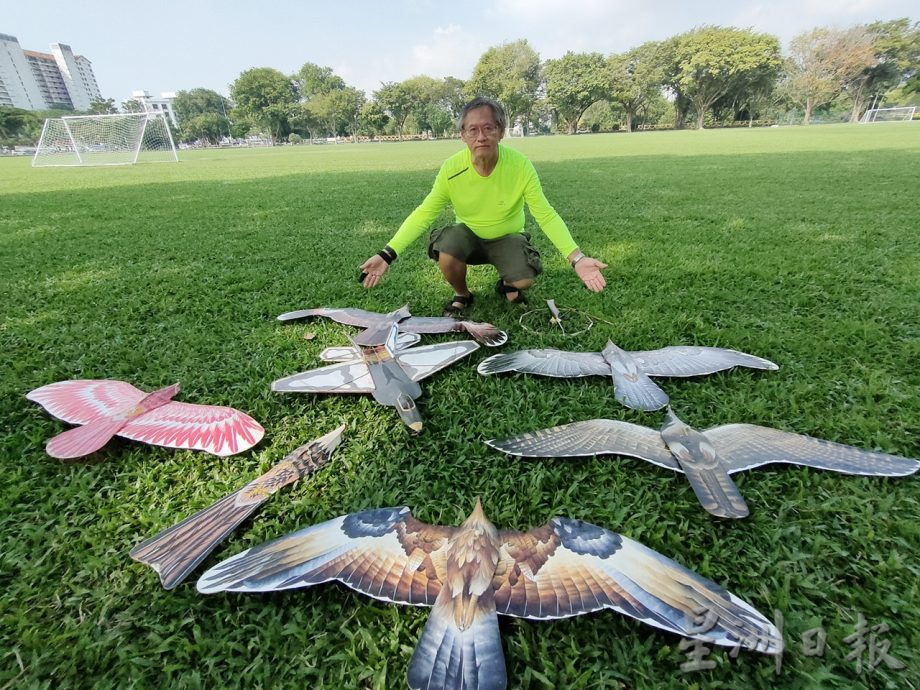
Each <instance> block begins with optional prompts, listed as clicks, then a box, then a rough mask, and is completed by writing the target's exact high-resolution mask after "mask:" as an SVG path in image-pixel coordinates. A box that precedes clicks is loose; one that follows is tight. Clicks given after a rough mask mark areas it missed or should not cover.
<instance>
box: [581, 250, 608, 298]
mask: <svg viewBox="0 0 920 690" xmlns="http://www.w3.org/2000/svg"><path fill="white" fill-rule="evenodd" d="M602 268H607V264H605V263H604V262H602V261H598V260H597V259H592V258H591V257H590V256H586V257H585V258H584V259H579V260H578V263H576V264H575V273H577V274H578V277H579V278H581V282H583V283H584V284H585V287H586V288H588V289H589V290H590V291H591V292H600V291H601V290H603V289H604V286H605V285H607V281H606V280H604V276H603V275H601V269H602Z"/></svg>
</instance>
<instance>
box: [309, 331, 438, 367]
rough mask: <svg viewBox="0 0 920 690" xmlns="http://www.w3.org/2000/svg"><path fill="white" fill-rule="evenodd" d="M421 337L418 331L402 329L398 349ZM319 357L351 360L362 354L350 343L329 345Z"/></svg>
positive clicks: (332, 360) (335, 360)
mask: <svg viewBox="0 0 920 690" xmlns="http://www.w3.org/2000/svg"><path fill="white" fill-rule="evenodd" d="M421 339H422V336H420V335H418V334H417V333H403V332H402V331H400V333H399V335H398V336H397V337H396V348H397V349H398V350H404V349H406V348H407V347H412V346H413V345H415V344H416V343H417V342H418V341H419V340H421ZM319 358H320V359H321V360H323V361H324V362H351V361H354V360H360V359H361V355H360V353H358V352H357V350H355V348H354V346H353V345H348V346H345V347H327V348H326V349H325V350H323V351H322V352H320V353H319Z"/></svg>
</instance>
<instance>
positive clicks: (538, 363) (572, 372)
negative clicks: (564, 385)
mask: <svg viewBox="0 0 920 690" xmlns="http://www.w3.org/2000/svg"><path fill="white" fill-rule="evenodd" d="M476 370H477V371H478V372H479V373H480V374H483V375H486V376H488V375H489V374H501V373H504V372H507V371H520V372H523V373H526V374H539V375H541V376H555V377H558V378H575V377H579V376H609V375H610V366H609V365H608V364H607V362H606V361H604V358H603V357H602V356H601V355H600V353H597V352H566V351H564V350H554V349H551V348H550V349H545V350H519V351H517V352H507V353H502V354H500V355H492V356H491V357H489V358H488V359H484V360H483V361H482V362H480V363H479V366H478V367H477V368H476Z"/></svg>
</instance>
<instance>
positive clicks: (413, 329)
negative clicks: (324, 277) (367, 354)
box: [278, 304, 508, 347]
mask: <svg viewBox="0 0 920 690" xmlns="http://www.w3.org/2000/svg"><path fill="white" fill-rule="evenodd" d="M311 316H325V317H327V318H329V319H332V320H333V321H337V322H338V323H343V324H346V325H348V326H357V327H358V328H363V329H364V331H363V332H362V333H359V334H358V336H357V337H356V338H355V339H354V342H355V343H357V344H358V345H381V344H383V342H384V341H385V340H386V338H387V335H388V334H389V332H390V327H391V326H392V325H393V324H394V323H398V324H399V330H400V331H401V332H402V333H418V334H423V335H424V334H432V333H469V334H470V335H471V336H472V337H473V338H475V339H476V340H478V341H479V342H480V343H482V344H483V345H486V346H488V347H498V346H499V345H504V344H505V343H506V342H507V341H508V334H507V333H505V332H504V331H501V330H499V329H498V328H496V327H495V326H493V325H492V324H491V323H478V322H476V321H458V320H457V319H452V318H450V317H449V316H412V314H410V313H409V305H408V304H407V305H405V306H403V307H400V308H399V309H397V310H396V311H391V312H390V313H389V314H380V313H379V312H374V311H364V310H363V309H351V308H346V309H333V308H329V307H319V308H318V309H301V310H300V311H289V312H287V313H286V314H282V315H281V316H279V317H278V320H279V321H293V320H295V319H304V318H308V317H311Z"/></svg>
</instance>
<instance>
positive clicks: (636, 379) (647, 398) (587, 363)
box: [477, 340, 779, 412]
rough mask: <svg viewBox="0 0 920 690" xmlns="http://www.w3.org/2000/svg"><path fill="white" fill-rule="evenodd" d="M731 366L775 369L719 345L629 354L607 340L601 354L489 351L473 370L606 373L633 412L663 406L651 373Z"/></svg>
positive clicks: (759, 359) (564, 375)
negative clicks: (487, 356)
mask: <svg viewBox="0 0 920 690" xmlns="http://www.w3.org/2000/svg"><path fill="white" fill-rule="evenodd" d="M732 367H748V368H750V369H769V370H776V369H779V367H778V366H777V365H775V364H774V363H773V362H771V361H769V360H766V359H763V358H762V357H755V356H754V355H749V354H746V353H744V352H737V351H735V350H727V349H725V348H721V347H693V346H685V345H679V346H672V347H663V348H661V349H660V350H639V351H636V352H628V351H626V350H623V349H621V348H619V347H617V346H616V345H614V344H613V343H612V342H610V341H609V340H608V341H607V347H605V348H604V349H603V351H602V352H566V351H564V350H554V349H545V350H520V351H518V352H508V353H502V354H498V355H492V356H491V357H489V358H488V359H484V360H483V361H482V362H480V363H479V366H478V367H477V371H478V372H479V373H480V374H483V375H485V376H488V375H490V374H500V373H503V372H507V371H519V372H523V373H526V374H540V375H541V376H554V377H557V378H577V377H581V376H610V377H611V378H612V381H613V395H614V397H615V398H616V399H617V401H618V402H620V403H622V404H623V405H625V406H626V407H630V408H632V409H634V410H644V411H646V412H651V411H653V410H660V409H661V408H662V407H664V406H665V405H667V404H668V394H667V393H665V392H664V391H663V390H661V388H659V387H658V385H657V384H656V383H654V382H653V381H652V380H651V379H650V378H649V377H650V376H670V377H689V376H704V375H706V374H714V373H715V372H717V371H724V370H725V369H731V368H732Z"/></svg>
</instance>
